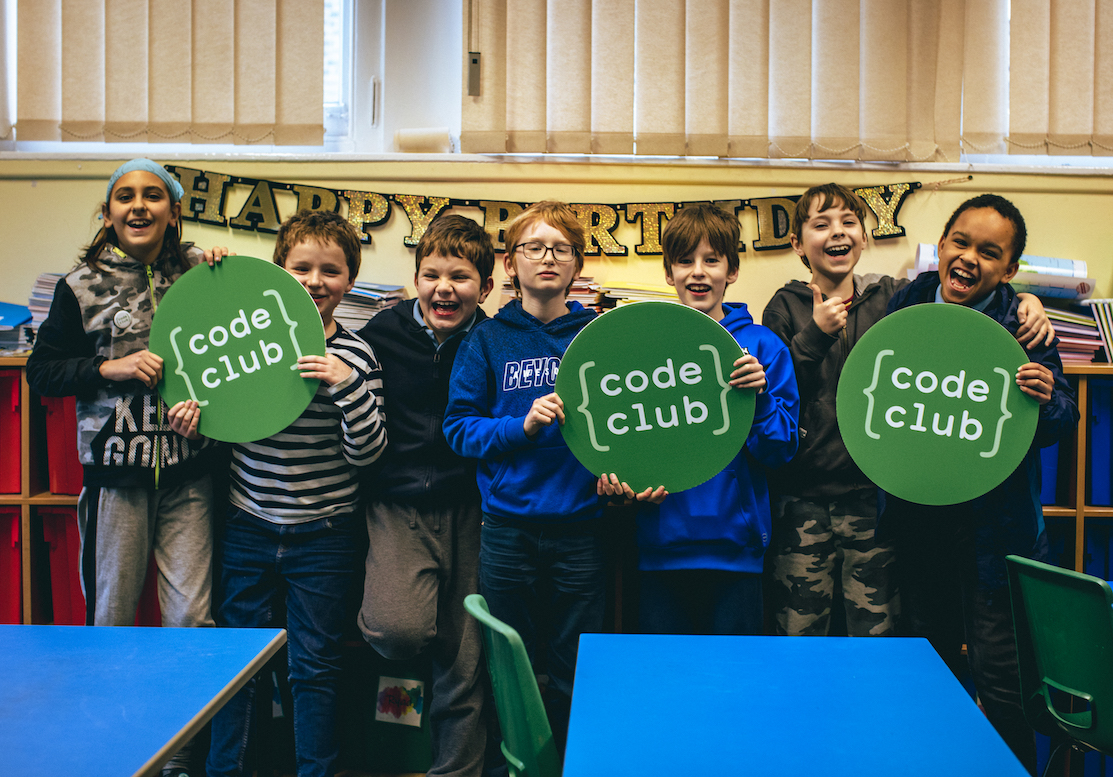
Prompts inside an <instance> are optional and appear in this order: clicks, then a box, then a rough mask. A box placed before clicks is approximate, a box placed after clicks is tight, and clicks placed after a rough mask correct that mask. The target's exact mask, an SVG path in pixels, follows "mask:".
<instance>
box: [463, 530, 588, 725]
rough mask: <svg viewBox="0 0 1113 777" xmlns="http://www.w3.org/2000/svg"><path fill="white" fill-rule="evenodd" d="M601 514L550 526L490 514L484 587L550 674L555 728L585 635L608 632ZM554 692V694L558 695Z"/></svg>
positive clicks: (494, 610)
mask: <svg viewBox="0 0 1113 777" xmlns="http://www.w3.org/2000/svg"><path fill="white" fill-rule="evenodd" d="M604 536H605V535H604V532H603V523H602V521H601V520H600V519H589V520H586V521H576V522H574V523H561V524H546V523H532V522H529V521H519V520H515V519H507V518H498V517H495V516H491V515H487V514H484V516H483V529H482V531H481V533H480V546H479V590H480V593H482V594H483V597H484V598H485V599H486V600H487V606H488V607H489V608H490V610H491V614H492V615H494V616H495V617H496V618H498V619H499V620H501V621H504V622H505V623H507V624H509V625H510V626H512V627H513V628H514V629H515V630H517V632H518V634H519V635H520V636H521V638H522V642H523V643H525V647H526V651H527V652H528V653H529V657H530V661H532V662H533V666H534V670H535V671H536V672H537V673H538V674H547V675H548V677H549V687H548V689H547V698H546V706H547V707H548V709H549V711H550V723H551V724H552V728H553V733H554V734H555V735H557V737H558V738H559V739H560V740H561V741H562V740H563V736H562V734H563V729H564V728H566V727H567V714H568V710H567V708H568V706H569V704H570V699H571V696H572V678H573V676H574V674H575V670H576V650H577V648H578V647H579V642H580V634H581V633H583V632H590V631H602V630H603V617H604V610H605V607H606V594H607V590H606V589H607V585H606V582H607V581H606V573H605V570H606V564H605V562H606V552H605V543H604ZM554 692H555V693H554Z"/></svg>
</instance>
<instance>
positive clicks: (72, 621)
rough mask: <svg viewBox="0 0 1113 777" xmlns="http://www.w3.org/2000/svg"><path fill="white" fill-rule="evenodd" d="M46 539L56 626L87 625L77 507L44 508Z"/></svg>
mask: <svg viewBox="0 0 1113 777" xmlns="http://www.w3.org/2000/svg"><path fill="white" fill-rule="evenodd" d="M38 514H39V516H40V517H41V518H42V522H43V539H44V540H46V544H47V545H48V546H49V548H50V600H51V603H52V604H53V605H54V624H55V625H56V626H82V625H84V624H85V595H84V594H83V593H81V576H80V571H81V537H80V535H79V534H78V531H77V508H75V507H40V508H38Z"/></svg>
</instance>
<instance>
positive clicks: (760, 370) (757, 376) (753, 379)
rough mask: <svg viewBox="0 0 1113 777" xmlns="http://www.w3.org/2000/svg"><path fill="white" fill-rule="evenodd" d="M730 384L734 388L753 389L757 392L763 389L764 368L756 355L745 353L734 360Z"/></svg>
mask: <svg viewBox="0 0 1113 777" xmlns="http://www.w3.org/2000/svg"><path fill="white" fill-rule="evenodd" d="M730 385H732V386H734V387H735V388H736V389H754V390H756V391H757V392H758V393H759V394H760V393H761V392H762V391H764V390H765V368H764V367H762V366H761V363H760V362H758V360H757V357H756V356H751V355H750V354H746V355H745V356H743V357H741V358H739V359H737V360H736V361H735V362H734V372H732V373H731V374H730Z"/></svg>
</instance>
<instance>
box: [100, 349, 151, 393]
mask: <svg viewBox="0 0 1113 777" xmlns="http://www.w3.org/2000/svg"><path fill="white" fill-rule="evenodd" d="M99 370H100V374H101V377H103V378H107V379H108V380H111V381H116V382H117V383H119V382H123V381H125V380H138V381H140V382H142V384H143V385H144V386H146V387H147V388H154V387H155V386H157V385H158V382H159V381H160V380H162V357H161V356H155V355H154V354H153V353H151V352H150V351H136V352H135V353H129V354H128V355H127V356H124V357H123V358H120V359H109V360H108V361H105V362H101V365H100V367H99Z"/></svg>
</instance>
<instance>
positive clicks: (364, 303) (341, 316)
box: [332, 281, 406, 332]
mask: <svg viewBox="0 0 1113 777" xmlns="http://www.w3.org/2000/svg"><path fill="white" fill-rule="evenodd" d="M405 296H406V288H405V287H404V286H390V285H386V284H382V283H373V282H371V281H356V283H355V286H353V287H352V290H351V291H349V292H348V293H347V294H345V295H344V299H342V300H340V304H339V305H337V306H336V310H335V311H334V312H333V314H332V316H333V318H335V319H336V320H337V321H339V322H340V323H341V324H342V325H343V326H344V328H345V329H348V330H349V331H352V332H358V331H359V330H360V329H362V328H363V325H364V324H366V323H367V322H368V321H369V320H371V317H372V316H374V315H375V314H376V313H381V312H382V311H384V310H386V309H387V308H389V307H392V306H394V305H397V304H398V302H399V301H401V300H402V299H404V298H405Z"/></svg>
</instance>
